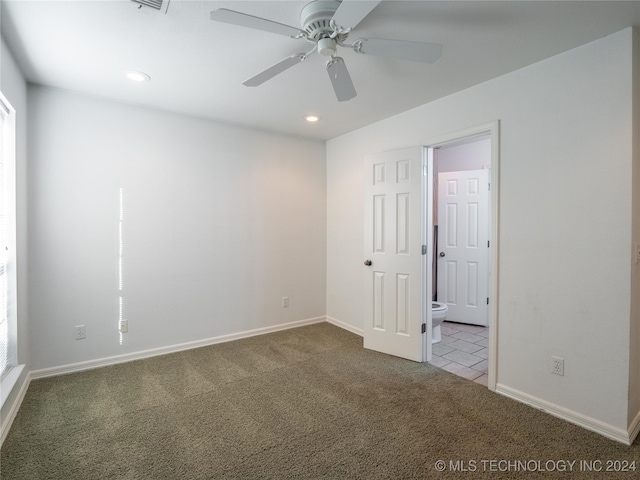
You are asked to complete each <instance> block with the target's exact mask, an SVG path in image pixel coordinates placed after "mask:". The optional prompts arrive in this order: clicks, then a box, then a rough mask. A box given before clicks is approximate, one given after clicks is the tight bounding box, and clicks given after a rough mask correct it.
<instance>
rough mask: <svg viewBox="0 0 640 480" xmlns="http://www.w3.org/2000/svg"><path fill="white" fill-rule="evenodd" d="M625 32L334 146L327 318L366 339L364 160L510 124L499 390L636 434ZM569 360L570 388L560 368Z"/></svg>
mask: <svg viewBox="0 0 640 480" xmlns="http://www.w3.org/2000/svg"><path fill="white" fill-rule="evenodd" d="M631 38H632V30H631V29H627V30H624V31H622V32H619V33H616V34H614V35H611V36H609V37H606V38H604V39H601V40H599V41H596V42H593V43H591V44H588V45H586V46H583V47H580V48H578V49H575V50H572V51H569V52H566V53H564V54H561V55H558V56H556V57H553V58H551V59H548V60H545V61H543V62H540V63H538V64H535V65H532V66H530V67H527V68H524V69H522V70H519V71H517V72H513V73H511V74H508V75H505V76H503V77H500V78H497V79H494V80H491V81H489V82H486V83H484V84H481V85H478V86H476V87H473V88H470V89H468V90H465V91H462V92H459V93H457V94H454V95H451V96H449V97H445V98H443V99H440V100H438V101H435V102H432V103H430V104H427V105H424V106H422V107H419V108H416V109H414V110H411V111H408V112H405V113H403V114H400V115H398V116H395V117H392V118H389V119H386V120H384V121H381V122H378V123H376V124H373V125H370V126H368V127H365V128H362V129H360V130H358V131H355V132H352V133H350V134H347V135H344V136H342V137H338V138H335V139H333V140H331V141H329V142H328V144H327V185H328V187H327V192H328V199H327V205H328V209H327V216H328V223H327V224H328V227H327V229H328V232H330V234H329V237H328V244H327V285H328V286H327V315H328V316H329V317H331V318H333V319H336V320H337V321H339V322H343V323H344V324H347V325H349V326H350V327H351V328H352V329H354V330H358V329H362V328H363V318H362V310H363V288H362V286H363V278H362V274H363V272H362V268H363V267H362V260H363V258H364V257H363V241H362V238H363V178H364V173H363V157H364V155H365V154H369V153H375V152H381V151H385V150H390V149H397V148H401V147H406V146H411V145H419V144H424V143H427V142H428V141H429V139H431V138H435V137H437V136H441V135H444V134H448V133H451V132H456V131H459V130H462V129H464V128H467V127H470V126H475V125H480V124H484V123H487V122H491V121H494V120H500V122H501V123H500V126H501V127H500V128H501V133H500V138H501V145H500V158H501V163H500V175H501V177H500V237H499V246H498V248H499V253H500V271H499V282H500V291H499V305H498V308H499V346H498V352H497V354H498V376H497V381H498V384H499V385H498V386H499V387H500V386H502V387H506V388H508V389H510V390H511V391H512V392H517V393H519V394H520V395H521V396H522V397H523V398H525V397H526V398H532V399H539V400H542V401H543V402H546V404H548V405H554V406H558V407H559V408H560V409H566V410H567V411H569V412H573V413H575V414H577V415H578V416H579V417H580V418H583V419H586V420H587V421H591V420H595V424H597V425H603V426H604V427H605V428H606V429H609V430H611V431H613V432H614V433H615V434H618V433H620V435H623V434H624V433H625V432H626V431H627V426H628V423H627V416H628V415H627V401H628V391H627V388H628V386H629V378H628V373H629V371H628V365H629V318H630V304H631V300H630V292H629V276H630V258H629V251H630V248H631V245H630V241H631V221H630V217H629V213H628V212H629V208H630V205H631V190H632V188H631V182H630V178H631V158H632V151H631V145H632V125H631V81H632V79H631V45H632V40H631ZM551 355H558V356H561V357H563V358H564V359H565V376H564V377H560V376H557V375H552V374H551V373H550V368H551V367H550V357H551Z"/></svg>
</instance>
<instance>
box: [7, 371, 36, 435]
mask: <svg viewBox="0 0 640 480" xmlns="http://www.w3.org/2000/svg"><path fill="white" fill-rule="evenodd" d="M30 383H31V375H30V374H29V372H27V376H26V378H25V379H24V382H22V385H20V389H19V390H18V395H17V396H16V398H15V400H14V401H13V403H12V404H11V408H10V409H9V411H8V412H7V415H6V416H5V417H4V418H3V419H2V424H1V425H0V447H2V444H3V443H4V440H5V438H7V434H8V433H9V430H10V429H11V425H12V424H13V421H14V420H15V418H16V415H17V414H18V410H19V409H20V405H21V404H22V400H24V396H25V395H26V393H27V389H28V388H29V384H30Z"/></svg>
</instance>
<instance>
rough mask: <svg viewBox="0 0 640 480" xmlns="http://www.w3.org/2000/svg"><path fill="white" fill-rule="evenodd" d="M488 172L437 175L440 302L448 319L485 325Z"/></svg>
mask: <svg viewBox="0 0 640 480" xmlns="http://www.w3.org/2000/svg"><path fill="white" fill-rule="evenodd" d="M488 292H489V170H469V171H460V172H443V173H439V174H438V301H439V302H444V303H446V304H447V306H448V307H449V310H448V312H447V320H451V321H454V322H460V323H469V324H473V325H482V326H487V325H488V319H489V307H488V304H489V296H488Z"/></svg>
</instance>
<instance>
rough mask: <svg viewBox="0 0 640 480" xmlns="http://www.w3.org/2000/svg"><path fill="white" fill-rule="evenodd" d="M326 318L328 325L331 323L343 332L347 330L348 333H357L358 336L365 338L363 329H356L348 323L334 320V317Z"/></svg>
mask: <svg viewBox="0 0 640 480" xmlns="http://www.w3.org/2000/svg"><path fill="white" fill-rule="evenodd" d="M325 318H326V321H327V322H328V323H331V324H332V325H335V326H336V327H340V328H342V329H343V330H347V331H348V332H351V333H355V334H356V335H359V336H361V337H363V336H364V330H362V329H361V328H356V327H354V326H353V325H349V324H348V323H344V322H342V321H340V320H337V319H335V318H332V317H325Z"/></svg>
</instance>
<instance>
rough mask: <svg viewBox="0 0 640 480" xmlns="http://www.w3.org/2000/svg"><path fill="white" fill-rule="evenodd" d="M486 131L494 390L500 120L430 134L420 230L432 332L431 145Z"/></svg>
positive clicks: (494, 377)
mask: <svg viewBox="0 0 640 480" xmlns="http://www.w3.org/2000/svg"><path fill="white" fill-rule="evenodd" d="M487 134H488V135H489V136H490V138H491V175H490V179H491V180H490V181H491V190H490V192H489V202H490V204H491V211H490V212H489V217H490V220H489V221H490V229H489V277H490V278H489V298H490V300H489V359H488V369H487V375H488V377H489V378H488V382H487V386H488V388H489V390H491V391H495V390H496V384H497V381H498V333H499V322H498V319H499V309H498V303H499V302H498V300H499V299H498V294H499V292H500V290H499V288H498V287H499V278H498V277H499V272H500V270H499V268H498V267H499V265H500V243H499V242H500V235H499V233H500V222H499V220H500V201H499V200H500V196H499V193H500V183H499V180H500V121H499V120H495V121H493V122H488V123H484V124H481V125H476V126H473V127H469V128H465V129H462V130H458V131H456V132H451V133H447V134H444V135H440V136H437V137H431V138H429V139H427V140H426V141H425V142H421V143H422V145H424V149H425V155H423V158H424V159H425V160H424V161H425V165H424V167H423V168H424V175H423V177H422V178H423V182H424V183H423V188H422V192H423V201H422V205H423V208H424V211H423V215H422V218H423V228H422V232H423V233H422V234H423V238H424V240H425V242H423V245H427V255H423V272H425V273H424V275H423V288H422V295H423V300H422V304H423V322H424V323H426V324H427V331H429V332H431V327H432V325H433V320H432V312H431V308H430V307H431V301H430V300H431V297H430V295H431V283H432V280H431V278H432V277H431V273H432V269H433V267H432V266H431V263H430V261H429V260H430V259H431V258H433V200H432V198H433V194H432V191H431V190H432V187H431V186H432V185H433V152H434V149H436V148H439V147H443V146H446V145H448V144H451V143H454V142H458V141H460V140H464V139H468V138H471V137H476V136H481V135H487ZM430 343H431V342H427V341H425V342H424V348H423V350H424V351H423V358H424V359H425V360H426V361H429V360H431V344H430Z"/></svg>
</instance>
